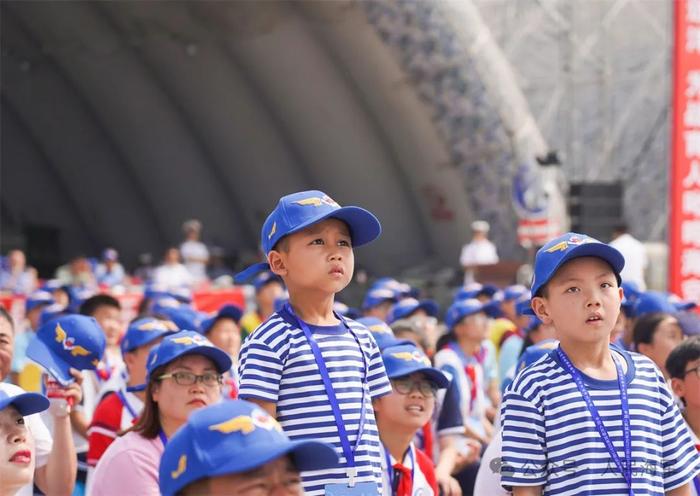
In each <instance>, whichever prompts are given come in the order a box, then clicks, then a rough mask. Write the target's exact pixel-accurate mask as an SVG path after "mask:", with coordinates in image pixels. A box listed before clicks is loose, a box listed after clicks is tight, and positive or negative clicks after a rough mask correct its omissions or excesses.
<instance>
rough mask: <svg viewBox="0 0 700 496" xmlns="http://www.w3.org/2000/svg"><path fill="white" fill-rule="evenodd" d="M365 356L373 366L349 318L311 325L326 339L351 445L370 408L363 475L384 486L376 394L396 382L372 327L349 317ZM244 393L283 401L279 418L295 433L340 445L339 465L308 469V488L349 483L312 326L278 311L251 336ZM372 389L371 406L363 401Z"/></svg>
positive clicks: (323, 346)
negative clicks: (311, 342)
mask: <svg viewBox="0 0 700 496" xmlns="http://www.w3.org/2000/svg"><path fill="white" fill-rule="evenodd" d="M346 321H347V323H348V325H349V326H350V328H351V329H352V330H353V332H354V333H355V335H356V336H357V338H358V340H359V342H360V345H361V347H362V353H364V355H365V363H366V364H367V370H364V365H363V361H362V356H361V355H360V349H359V348H358V345H357V342H356V341H355V339H354V338H353V336H352V334H351V333H349V332H348V330H347V329H346V328H345V326H343V325H342V324H340V325H338V326H312V325H309V328H310V330H311V332H312V334H313V337H314V339H315V341H316V343H317V344H318V347H319V349H320V350H321V354H322V356H323V359H324V362H325V365H326V368H327V370H328V373H329V375H330V378H331V382H332V383H333V388H334V390H335V394H336V397H337V398H338V403H339V405H340V409H341V412H342V416H343V420H344V422H345V429H346V430H347V433H348V437H349V441H350V446H355V442H356V440H357V436H358V428H359V420H360V412H361V409H362V408H364V409H365V425H364V430H363V433H362V438H361V440H360V443H359V445H358V447H357V450H356V452H355V465H356V467H357V470H358V472H357V477H356V479H355V480H356V481H357V482H375V483H376V484H377V486H378V488H379V490H380V491H381V482H382V470H381V463H382V461H381V454H380V448H379V446H380V441H379V434H378V432H377V425H376V422H375V418H374V410H373V409H372V399H373V398H378V397H380V396H383V395H385V394H388V393H390V392H391V384H390V383H389V380H388V379H387V376H386V372H385V370H384V363H383V362H382V357H381V354H380V352H379V348H377V344H376V343H375V341H374V338H373V337H372V334H371V333H370V332H369V330H367V328H366V327H364V326H363V325H362V324H359V323H357V322H355V321H353V320H350V319H346ZM239 370H240V381H241V383H240V392H239V397H240V398H242V399H250V398H255V399H260V400H263V401H269V402H272V403H275V404H276V405H277V420H278V421H279V422H280V424H281V425H282V428H283V429H284V431H285V433H286V434H287V435H288V436H289V437H290V438H291V439H316V440H318V441H325V442H328V443H331V444H333V445H334V446H335V448H336V451H337V452H338V455H339V457H340V465H339V467H338V468H336V469H327V470H318V471H308V472H303V473H302V479H303V485H304V491H305V494H307V495H322V494H323V493H324V491H323V488H324V486H325V485H326V484H343V483H345V484H347V483H348V477H347V473H346V470H345V467H346V466H347V465H346V460H345V457H344V455H343V450H342V447H341V444H340V437H339V436H338V428H337V426H336V423H335V418H334V416H333V411H332V410H331V405H330V402H329V400H328V396H327V394H326V390H325V388H324V386H323V381H322V379H321V374H320V373H319V370H318V366H317V365H316V361H315V360H314V355H313V353H312V352H311V347H310V346H309V343H308V341H307V340H306V336H304V332H303V331H302V330H301V329H299V328H298V327H297V324H296V321H295V320H294V318H293V317H291V316H290V315H289V314H287V313H286V312H285V311H284V310H282V311H280V312H278V313H274V314H272V315H271V316H270V318H269V319H268V320H266V321H265V322H263V323H262V324H261V325H260V326H259V327H258V328H257V329H256V330H255V331H254V332H253V333H252V334H251V335H250V336H249V337H248V338H247V339H246V341H245V343H244V344H243V347H242V349H241V353H240V367H239ZM363 391H365V401H364V405H362V404H360V401H361V398H362V393H363Z"/></svg>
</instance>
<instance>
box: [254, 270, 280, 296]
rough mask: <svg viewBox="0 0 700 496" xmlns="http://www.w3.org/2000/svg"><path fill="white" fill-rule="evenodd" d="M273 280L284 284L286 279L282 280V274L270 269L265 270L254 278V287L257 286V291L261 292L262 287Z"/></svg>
mask: <svg viewBox="0 0 700 496" xmlns="http://www.w3.org/2000/svg"><path fill="white" fill-rule="evenodd" d="M273 282H276V283H278V284H281V285H282V286H284V281H282V278H281V277H280V276H278V275H277V274H273V273H272V272H270V271H269V270H264V271H262V272H261V273H260V274H258V275H257V276H255V278H254V279H253V287H254V288H255V292H256V293H259V292H260V290H261V289H262V288H264V287H265V286H267V285H268V284H270V283H273Z"/></svg>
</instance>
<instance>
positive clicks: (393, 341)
mask: <svg viewBox="0 0 700 496" xmlns="http://www.w3.org/2000/svg"><path fill="white" fill-rule="evenodd" d="M357 321H358V322H359V323H360V324H362V325H364V326H365V327H366V328H367V329H369V332H371V333H372V337H373V338H374V340H375V341H376V342H377V347H379V350H380V351H381V350H383V349H384V348H387V347H389V346H395V345H397V344H406V343H410V342H411V341H408V340H406V339H397V338H396V336H395V335H394V331H393V330H392V329H391V327H389V325H388V324H387V323H386V322H384V321H383V320H382V319H378V318H377V317H362V318H361V319H357Z"/></svg>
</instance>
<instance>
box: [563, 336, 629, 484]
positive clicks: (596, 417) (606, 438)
mask: <svg viewBox="0 0 700 496" xmlns="http://www.w3.org/2000/svg"><path fill="white" fill-rule="evenodd" d="M557 354H558V356H559V360H560V361H561V363H562V365H563V366H564V368H565V369H566V371H567V372H568V373H569V374H570V375H571V377H572V378H573V379H574V382H575V383H576V387H577V388H578V391H579V393H581V396H582V397H583V401H584V402H585V403H586V408H588V412H589V413H590V414H591V417H593V423H594V424H595V427H596V429H597V430H598V434H600V437H601V438H602V439H603V444H605V448H606V449H607V450H608V453H610V457H611V458H612V459H613V462H615V465H616V466H617V469H618V470H619V471H620V473H621V474H622V476H623V477H624V479H625V482H627V487H628V488H629V495H630V496H634V491H633V490H632V435H631V434H630V409H629V403H628V398H627V384H626V383H625V374H624V373H623V371H622V365H621V364H620V362H619V361H618V360H619V359H618V358H617V357H616V356H615V355H614V354H613V355H612V358H613V362H615V369H616V371H617V384H618V386H619V387H620V403H621V406H622V437H623V442H624V450H625V466H624V467H623V465H622V462H621V460H620V457H619V456H618V454H617V450H616V449H615V446H613V443H612V441H611V440H610V435H609V434H608V431H607V429H606V428H605V425H603V419H601V418H600V414H599V413H598V409H597V408H596V407H595V405H594V404H593V399H592V398H591V395H590V394H589V393H588V390H587V389H586V386H585V385H584V384H583V378H582V377H581V374H580V373H579V371H578V370H576V368H575V367H574V365H573V364H572V363H571V360H569V357H568V356H566V353H565V352H564V350H562V349H561V345H560V346H559V347H558V348H557Z"/></svg>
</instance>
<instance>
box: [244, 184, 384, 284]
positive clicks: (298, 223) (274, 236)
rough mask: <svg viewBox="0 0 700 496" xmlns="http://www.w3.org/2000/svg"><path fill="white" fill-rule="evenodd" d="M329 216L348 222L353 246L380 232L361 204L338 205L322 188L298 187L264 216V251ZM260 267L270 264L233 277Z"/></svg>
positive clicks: (263, 264) (256, 270) (377, 223)
mask: <svg viewBox="0 0 700 496" xmlns="http://www.w3.org/2000/svg"><path fill="white" fill-rule="evenodd" d="M330 218H333V219H338V220H341V221H343V222H345V224H347V226H348V228H349V229H350V237H351V238H352V244H353V246H362V245H365V244H367V243H369V242H371V241H374V240H375V239H376V238H377V237H379V235H380V234H381V232H382V227H381V225H380V224H379V220H377V218H376V217H375V216H374V214H372V213H371V212H369V211H368V210H365V209H364V208H360V207H341V206H340V205H338V203H336V201H335V200H333V199H332V198H331V197H330V196H328V195H327V194H325V193H324V192H322V191H318V190H310V191H301V192H299V193H292V194H291V195H287V196H283V197H282V198H280V200H279V202H278V203H277V206H276V207H275V209H274V210H273V211H272V213H270V215H269V216H268V217H267V220H265V223H264V224H263V227H262V232H261V234H260V244H261V246H262V251H263V253H264V254H265V256H267V255H268V254H269V253H270V251H272V249H273V248H274V246H275V245H276V244H277V242H278V241H279V240H280V239H282V238H283V237H284V236H287V235H289V234H293V233H295V232H298V231H301V230H302V229H305V228H307V227H309V226H311V225H313V224H317V223H318V222H321V221H322V220H326V219H330ZM261 270H270V266H269V264H267V263H259V264H255V265H252V266H251V267H248V268H247V269H246V270H244V271H243V272H240V273H238V274H236V276H235V279H236V281H239V280H241V281H244V280H248V279H249V278H250V277H252V275H253V274H257V273H259V272H260V271H261Z"/></svg>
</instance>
